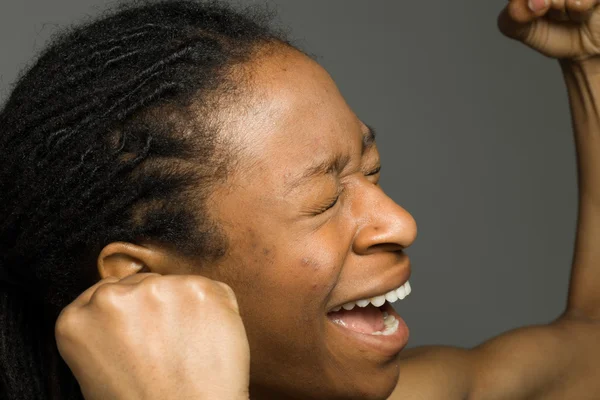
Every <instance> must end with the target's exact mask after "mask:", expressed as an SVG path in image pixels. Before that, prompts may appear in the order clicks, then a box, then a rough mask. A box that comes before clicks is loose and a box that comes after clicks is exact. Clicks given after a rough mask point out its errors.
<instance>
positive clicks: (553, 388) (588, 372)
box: [388, 319, 600, 400]
mask: <svg viewBox="0 0 600 400" xmlns="http://www.w3.org/2000/svg"><path fill="white" fill-rule="evenodd" d="M598 338H600V323H598V322H594V323H591V322H582V321H577V320H566V319H562V320H560V321H558V322H556V323H552V324H548V325H540V326H529V327H524V328H519V329H515V330H513V331H509V332H506V333H504V334H502V335H499V336H497V337H495V338H493V339H491V340H488V341H487V342H485V343H482V344H481V345H480V346H477V347H475V348H474V349H468V350H467V349H460V348H453V347H444V346H431V347H421V348H415V349H410V350H407V351H406V352H405V353H403V354H401V356H400V358H399V361H400V378H399V381H398V384H397V386H396V390H395V391H394V393H392V395H391V396H390V397H389V398H388V400H438V399H440V400H441V399H444V400H466V399H469V400H480V399H485V400H509V399H510V400H518V399H528V400H531V399H544V400H554V399H561V400H562V399H578V400H579V399H581V400H584V399H586V400H587V399H597V398H598V396H597V393H599V392H600V373H599V372H597V371H598V369H597V360H598V359H600V346H598V345H597V343H598V340H599V339H598Z"/></svg>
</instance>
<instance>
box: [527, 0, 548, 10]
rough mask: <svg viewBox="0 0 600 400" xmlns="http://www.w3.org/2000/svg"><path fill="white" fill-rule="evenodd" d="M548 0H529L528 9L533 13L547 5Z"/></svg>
mask: <svg viewBox="0 0 600 400" xmlns="http://www.w3.org/2000/svg"><path fill="white" fill-rule="evenodd" d="M549 1H550V0H529V3H528V5H529V9H530V10H531V11H533V12H535V13H537V12H539V11H542V10H543V9H545V8H546V7H548V5H549Z"/></svg>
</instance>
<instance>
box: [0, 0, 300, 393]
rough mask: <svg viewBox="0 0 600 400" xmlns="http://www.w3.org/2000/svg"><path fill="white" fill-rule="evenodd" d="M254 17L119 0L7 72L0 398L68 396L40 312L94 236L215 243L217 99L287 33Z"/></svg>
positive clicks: (82, 280)
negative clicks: (15, 73) (211, 205)
mask: <svg viewBox="0 0 600 400" xmlns="http://www.w3.org/2000/svg"><path fill="white" fill-rule="evenodd" d="M268 21H269V16H268V14H267V13H260V12H256V11H251V10H245V11H244V12H240V11H237V10H235V9H233V8H231V7H230V6H227V5H224V4H222V3H219V2H217V1H204V2H201V1H193V0H173V1H164V0H163V1H153V2H149V1H146V2H136V3H129V4H127V5H123V6H120V7H119V8H118V9H116V10H114V11H112V12H110V13H108V14H106V15H103V16H102V17H100V18H99V19H97V20H94V21H90V22H87V23H85V24H82V25H79V26H75V27H73V28H70V29H69V30H67V31H64V32H63V33H61V34H60V35H59V36H57V37H55V39H53V41H52V42H51V44H50V45H49V46H48V47H47V48H46V50H45V51H44V52H43V53H42V54H41V55H40V56H39V57H38V59H37V61H36V62H35V63H34V64H33V65H32V66H31V67H30V68H29V69H28V71H26V72H25V73H24V74H23V75H22V76H21V78H20V79H19V80H18V82H17V83H16V85H15V86H14V88H13V90H12V93H11V94H10V96H9V97H8V99H7V101H6V102H5V104H4V105H3V106H2V108H1V109H0V275H2V276H4V278H0V398H2V399H6V400H12V399H14V400H16V399H19V400H29V399H31V400H33V399H35V400H40V399H81V398H82V395H81V391H80V389H79V386H78V384H77V382H76V380H75V379H74V377H73V375H72V374H71V372H70V370H69V369H68V367H67V366H66V364H65V363H64V361H63V360H62V359H61V358H60V356H59V354H58V351H57V349H56V344H55V339H54V323H55V321H56V317H57V316H58V313H59V311H60V310H61V309H62V308H64V307H65V306H66V305H67V304H68V303H70V302H71V301H72V300H74V299H75V297H77V296H78V295H79V294H80V293H81V292H83V291H84V290H85V289H86V288H88V287H89V286H91V285H92V284H93V283H94V282H95V281H97V280H98V279H99V276H98V272H97V269H96V268H95V259H96V258H97V255H98V253H99V251H100V250H101V249H102V247H104V246H105V245H106V244H108V243H110V242H114V241H128V242H132V243H136V242H140V241H144V240H151V241H153V242H157V243H164V244H170V245H174V246H176V248H177V250H178V251H180V252H182V253H185V254H188V255H194V256H195V257H203V258H206V259H216V258H218V257H220V256H222V255H223V254H224V253H225V251H226V247H227V241H226V239H225V237H224V235H223V234H222V232H221V231H220V229H219V227H218V225H217V224H216V223H215V221H212V220H211V219H210V218H209V217H208V214H207V212H206V209H205V207H204V205H203V202H204V201H205V200H206V198H207V195H208V193H209V189H210V187H211V184H214V183H215V182H216V181H217V180H220V179H224V178H225V177H226V175H227V170H228V168H229V167H228V166H229V165H230V164H231V162H230V161H231V158H232V157H233V155H232V154H230V153H231V152H228V151H227V150H226V149H227V146H226V143H224V141H223V140H222V139H220V136H219V135H218V133H219V122H218V118H217V117H216V115H217V114H216V112H217V111H218V109H219V107H222V106H226V104H227V101H229V102H232V101H238V100H236V99H238V98H239V99H241V100H239V101H242V100H243V98H242V94H243V86H244V85H243V84H242V83H243V82H241V81H242V80H243V78H240V76H239V75H240V74H238V73H234V72H235V71H237V70H238V69H239V68H236V66H239V65H242V64H243V63H245V62H247V61H249V60H250V58H251V57H253V56H254V55H255V54H257V51H258V50H259V49H261V48H266V47H269V46H273V45H277V44H285V45H289V43H288V42H287V41H286V40H285V38H284V36H283V34H281V33H280V32H278V31H275V30H274V29H273V28H271V27H270V26H269V24H268ZM221 136H222V135H221ZM9 282H11V283H9Z"/></svg>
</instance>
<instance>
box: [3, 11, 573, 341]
mask: <svg viewBox="0 0 600 400" xmlns="http://www.w3.org/2000/svg"><path fill="white" fill-rule="evenodd" d="M106 4H107V2H106V1H103V0H52V1H48V0H8V1H7V0H3V1H2V2H0V76H1V80H0V96H1V97H2V98H4V97H5V96H6V94H7V92H8V90H9V88H10V84H11V83H12V82H13V81H14V80H15V78H16V76H17V74H18V71H19V70H20V69H21V68H22V67H24V66H26V65H27V63H28V62H29V61H30V59H31V57H32V55H33V54H35V52H36V51H37V50H39V49H40V48H41V47H42V45H43V44H44V43H45V41H46V40H47V38H48V37H49V35H50V34H51V33H52V32H53V31H54V30H55V29H56V27H57V26H62V25H65V24H68V23H71V22H73V21H78V20H81V19H82V18H85V17H86V16H88V15H96V14H97V13H98V12H99V11H100V10H102V9H103V8H104V7H105V5H106ZM270 4H271V5H273V6H274V7H275V8H276V9H277V10H278V13H279V20H280V21H281V23H282V24H284V25H287V26H289V27H290V28H291V33H292V37H293V38H295V39H296V40H297V42H298V43H299V44H300V45H301V46H303V47H304V48H305V49H306V50H308V51H309V52H311V53H314V54H316V55H317V56H319V61H320V62H321V64H322V65H324V66H325V67H326V68H327V69H328V70H329V71H330V73H331V74H332V75H333V77H334V79H335V80H336V81H337V83H338V85H339V87H340V88H341V90H342V92H343V93H344V95H345V97H346V98H347V100H348V102H349V103H350V104H351V106H352V107H353V108H354V110H355V111H356V112H357V113H358V115H359V116H360V117H361V118H362V119H363V120H365V121H367V122H368V123H369V124H371V125H373V126H375V127H376V129H377V130H378V133H379V138H378V143H379V147H380V151H381V154H382V158H383V167H384V172H383V178H382V185H383V187H384V188H385V189H386V190H387V191H388V193H389V194H390V195H391V197H393V198H394V199H395V200H396V201H397V202H398V203H399V204H401V205H403V206H404V207H405V208H406V209H408V210H409V211H410V212H411V213H412V214H413V215H414V216H415V218H416V220H417V223H418V225H419V238H418V240H417V242H416V243H415V245H414V246H413V247H412V248H411V249H409V254H410V255H411V258H412V261H413V276H412V279H411V283H412V286H413V289H414V290H413V293H412V294H411V295H410V296H409V297H408V298H407V299H406V300H404V301H403V302H401V303H400V305H399V306H398V307H397V308H398V310H399V311H400V314H401V315H402V316H403V317H404V318H405V320H406V321H407V322H408V324H409V327H410V328H411V340H410V343H409V346H410V347H413V346H418V345H423V344H448V345H457V346H474V345H476V344H478V343H480V342H482V341H483V340H485V339H487V338H489V337H491V336H494V335H497V334H499V333H501V332H503V331H505V330H508V329H512V328H515V327H518V326H522V325H526V324H532V323H543V322H547V321H549V320H551V319H553V318H554V317H556V316H557V315H558V314H559V313H560V312H561V311H562V310H563V307H564V304H565V299H566V294H567V284H568V278H569V267H570V262H571V255H572V247H573V242H574V234H575V221H576V195H577V192H576V189H577V187H576V169H575V153H574V147H573V140H572V135H571V128H570V119H569V114H568V104H567V98H566V92H565V89H564V84H563V81H562V77H561V74H560V71H559V68H558V66H557V64H556V62H554V61H552V60H548V59H545V58H544V57H542V56H539V55H537V54H535V53H534V52H533V51H530V50H529V49H527V48H525V47H524V46H521V45H520V44H518V43H516V42H512V41H509V40H508V39H505V38H503V37H502V36H501V34H500V33H499V32H498V31H497V28H496V16H497V14H498V12H499V11H500V9H501V8H502V7H503V6H504V5H505V4H506V1H502V0H497V1H462V2H460V1H458V2H457V1H447V0H429V1H391V0H389V1H383V0H369V1H367V0H362V1H359V0H302V1H300V0H276V1H271V2H270ZM0 129H1V127H0Z"/></svg>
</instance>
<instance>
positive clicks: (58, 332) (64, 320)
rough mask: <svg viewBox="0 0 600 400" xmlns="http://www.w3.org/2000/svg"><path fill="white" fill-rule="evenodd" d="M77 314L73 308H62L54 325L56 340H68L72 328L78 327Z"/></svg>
mask: <svg viewBox="0 0 600 400" xmlns="http://www.w3.org/2000/svg"><path fill="white" fill-rule="evenodd" d="M78 320H79V313H78V312H77V310H76V309H75V308H74V307H73V306H67V307H66V308H64V309H63V310H62V311H61V312H60V314H59V315H58V318H57V319H56V323H55V324H54V335H55V337H56V338H57V339H64V338H68V337H69V336H70V335H71V333H72V332H73V328H74V327H75V326H77V325H78Z"/></svg>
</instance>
